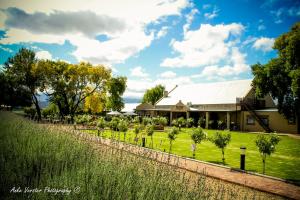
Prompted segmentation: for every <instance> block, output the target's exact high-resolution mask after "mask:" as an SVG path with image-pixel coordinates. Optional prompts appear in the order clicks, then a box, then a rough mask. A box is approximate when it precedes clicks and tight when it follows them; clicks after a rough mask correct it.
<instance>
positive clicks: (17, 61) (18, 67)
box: [4, 48, 43, 120]
mask: <svg viewBox="0 0 300 200" xmlns="http://www.w3.org/2000/svg"><path fill="white" fill-rule="evenodd" d="M4 67H5V70H6V73H7V76H8V77H9V79H11V81H13V82H14V83H16V84H17V85H18V86H20V87H22V88H24V90H23V91H28V93H29V94H30V96H31V100H32V103H33V104H34V105H35V108H36V112H37V116H38V120H40V119H41V117H42V116H41V108H40V106H39V102H38V88H39V87H40V86H41V83H42V80H43V73H42V71H41V68H39V67H38V65H37V59H36V58H35V52H34V51H32V50H29V49H25V48H21V49H20V50H19V51H18V53H16V54H15V55H14V56H13V57H10V58H8V60H7V61H6V62H5V64H4Z"/></svg>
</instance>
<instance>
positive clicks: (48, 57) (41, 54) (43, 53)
mask: <svg viewBox="0 0 300 200" xmlns="http://www.w3.org/2000/svg"><path fill="white" fill-rule="evenodd" d="M35 55H36V57H37V58H38V59H45V60H51V59H52V55H51V53H49V51H38V52H36V53H35Z"/></svg>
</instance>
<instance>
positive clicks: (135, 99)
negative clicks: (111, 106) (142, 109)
mask: <svg viewBox="0 0 300 200" xmlns="http://www.w3.org/2000/svg"><path fill="white" fill-rule="evenodd" d="M123 100H124V103H141V101H142V100H141V99H138V98H123Z"/></svg>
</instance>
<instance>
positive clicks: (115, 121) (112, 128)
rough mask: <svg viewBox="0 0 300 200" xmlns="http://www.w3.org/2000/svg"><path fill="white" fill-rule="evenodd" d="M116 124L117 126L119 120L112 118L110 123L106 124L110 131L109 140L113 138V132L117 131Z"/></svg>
mask: <svg viewBox="0 0 300 200" xmlns="http://www.w3.org/2000/svg"><path fill="white" fill-rule="evenodd" d="M118 124H119V118H117V117H113V118H112V119H111V120H110V122H109V123H108V126H109V128H110V130H111V138H113V136H114V131H117V129H118Z"/></svg>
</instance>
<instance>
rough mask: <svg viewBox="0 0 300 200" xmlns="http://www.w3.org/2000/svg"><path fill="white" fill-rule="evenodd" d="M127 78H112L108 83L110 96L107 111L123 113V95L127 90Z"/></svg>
mask: <svg viewBox="0 0 300 200" xmlns="http://www.w3.org/2000/svg"><path fill="white" fill-rule="evenodd" d="M126 81H127V78H126V77H123V76H119V77H115V78H114V77H112V78H111V79H110V80H109V81H108V92H109V96H108V98H107V105H106V106H107V109H108V110H110V109H111V110H114V111H121V110H122V109H123V108H124V102H123V99H122V95H123V93H124V92H125V89H126Z"/></svg>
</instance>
